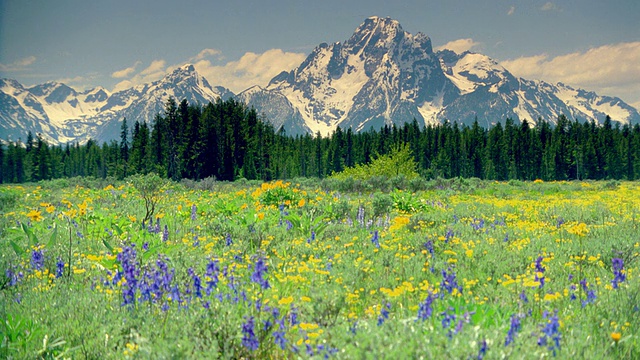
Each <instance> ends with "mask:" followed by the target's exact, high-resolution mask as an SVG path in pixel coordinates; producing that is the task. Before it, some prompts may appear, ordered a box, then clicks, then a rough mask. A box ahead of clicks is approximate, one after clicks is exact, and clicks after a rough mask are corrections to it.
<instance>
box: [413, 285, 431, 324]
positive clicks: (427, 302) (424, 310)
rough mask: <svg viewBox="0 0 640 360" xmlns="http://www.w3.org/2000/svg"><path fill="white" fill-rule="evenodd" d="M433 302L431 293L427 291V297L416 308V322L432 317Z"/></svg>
mask: <svg viewBox="0 0 640 360" xmlns="http://www.w3.org/2000/svg"><path fill="white" fill-rule="evenodd" d="M433 300H434V297H433V295H432V294H431V291H429V295H427V298H426V299H424V301H423V302H421V303H420V306H419V307H418V319H417V320H422V321H424V320H427V319H428V318H430V317H431V315H433Z"/></svg>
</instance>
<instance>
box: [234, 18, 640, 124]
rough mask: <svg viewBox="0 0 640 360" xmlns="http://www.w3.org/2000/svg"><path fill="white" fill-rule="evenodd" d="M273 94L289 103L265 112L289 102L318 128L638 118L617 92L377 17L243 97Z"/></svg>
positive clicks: (270, 106) (639, 120)
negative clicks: (512, 63)
mask: <svg viewBox="0 0 640 360" xmlns="http://www.w3.org/2000/svg"><path fill="white" fill-rule="evenodd" d="M266 94H269V95H266ZM278 95H282V96H284V97H286V99H287V100H288V102H286V103H283V102H282V101H280V102H279V103H273V104H267V106H268V108H264V107H262V110H263V111H264V112H265V113H278V110H276V108H278V107H282V108H287V109H289V108H293V109H295V110H297V111H294V112H292V114H293V115H292V116H298V114H299V116H301V117H302V118H303V120H304V122H305V125H306V127H307V131H310V132H316V131H320V132H321V133H323V134H327V133H330V132H332V131H333V130H334V129H335V128H336V127H337V126H340V127H343V128H347V127H350V128H352V129H354V130H356V131H361V130H364V129H368V128H379V127H380V126H382V125H384V124H392V123H395V124H401V123H403V122H407V121H411V120H413V119H414V118H415V119H417V120H418V121H420V122H422V123H424V124H434V123H441V122H443V121H446V120H451V121H457V122H459V123H466V124H471V123H472V122H473V121H474V120H475V119H478V120H479V121H480V123H482V124H483V125H485V126H490V125H491V124H494V123H496V122H498V121H504V120H505V119H506V118H507V117H510V118H513V119H515V120H519V121H521V120H525V119H526V120H527V121H529V122H530V123H535V122H536V121H537V120H538V119H539V118H541V119H544V120H546V121H550V122H554V121H555V120H556V119H557V118H558V116H559V115H561V114H565V115H566V116H568V117H570V118H572V119H581V120H595V121H598V122H601V121H603V120H604V118H605V116H606V115H607V114H608V115H610V116H611V117H612V118H613V120H616V121H619V122H621V123H631V124H635V123H640V114H638V111H637V110H636V109H634V108H633V107H631V106H629V105H628V104H626V103H624V102H623V101H622V100H620V99H618V98H613V97H606V96H598V95H597V94H595V93H593V92H587V91H584V90H576V89H572V88H570V87H568V86H566V85H563V84H557V85H552V84H549V83H545V82H543V81H531V80H525V79H520V78H516V77H515V76H513V75H512V74H511V73H509V71H508V70H506V69H505V68H504V67H502V66H500V65H499V64H497V62H495V61H494V60H492V59H490V58H489V57H487V56H484V55H482V54H476V53H471V52H465V53H462V54H456V53H454V52H452V51H449V50H443V51H439V52H435V53H434V52H433V50H432V47H431V40H430V39H429V38H428V37H427V36H426V35H424V34H421V33H418V34H416V35H411V34H409V33H407V32H406V31H404V30H402V27H401V26H400V24H399V23H398V22H397V21H395V20H392V19H389V18H384V19H383V18H379V17H371V18H368V19H366V20H365V22H364V23H363V24H362V25H360V26H359V27H358V28H357V29H356V30H355V32H354V34H353V35H352V36H351V37H350V38H349V39H348V40H347V41H345V42H344V43H340V42H338V43H334V44H332V45H328V44H321V45H319V46H318V47H316V49H314V51H313V52H312V53H311V54H310V55H309V56H308V57H307V59H306V60H305V61H304V62H303V63H302V64H301V65H300V66H298V67H297V68H296V69H294V70H292V71H290V72H285V73H282V74H280V75H278V76H277V77H275V78H274V79H273V80H272V81H271V83H270V84H269V85H268V86H267V88H265V89H261V90H260V91H254V92H252V94H251V95H250V96H245V101H247V102H248V103H249V104H254V101H253V97H254V96H255V97H264V96H270V97H275V96H278ZM279 121H281V122H283V121H284V120H283V119H280V120H279Z"/></svg>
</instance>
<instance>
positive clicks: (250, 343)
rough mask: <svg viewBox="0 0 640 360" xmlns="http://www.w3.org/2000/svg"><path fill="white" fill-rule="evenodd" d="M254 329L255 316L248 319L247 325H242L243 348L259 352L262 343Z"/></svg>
mask: <svg viewBox="0 0 640 360" xmlns="http://www.w3.org/2000/svg"><path fill="white" fill-rule="evenodd" d="M253 328H254V324H253V316H251V317H249V318H248V319H247V322H246V323H243V324H242V346H244V347H246V348H247V349H249V350H251V351H255V350H258V348H259V347H260V342H259V341H258V338H257V337H256V334H255V332H254V331H253Z"/></svg>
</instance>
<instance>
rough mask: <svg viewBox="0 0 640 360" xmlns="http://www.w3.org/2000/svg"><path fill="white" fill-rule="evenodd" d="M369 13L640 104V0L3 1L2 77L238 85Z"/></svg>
mask: <svg viewBox="0 0 640 360" xmlns="http://www.w3.org/2000/svg"><path fill="white" fill-rule="evenodd" d="M372 15H376V16H381V17H387V16H389V17H392V18H394V19H396V20H398V21H399V22H400V23H401V24H402V27H403V28H404V30H405V31H408V32H410V33H413V34H415V33H417V32H423V33H425V34H427V35H428V36H429V37H431V40H432V42H433V46H434V47H435V48H438V47H443V46H447V47H450V48H452V49H453V50H456V51H463V50H469V49H470V50H472V51H476V52H480V53H483V54H485V55H488V56H490V57H492V58H494V59H495V60H496V61H498V62H500V63H502V65H504V66H505V67H506V68H507V69H509V70H510V71H512V72H513V73H514V74H515V75H516V76H521V77H524V78H527V79H542V80H546V81H550V82H558V81H561V82H564V83H566V84H569V85H572V86H576V87H581V88H584V89H587V90H593V91H596V92H598V93H600V94H601V95H612V96H618V97H620V98H622V99H623V100H624V101H626V102H629V103H632V104H634V105H635V106H636V107H639V108H640V1H639V0H607V1H602V0H564V1H562V0H557V1H537V0H512V1H511V0H464V1H463V0H446V1H445V0H442V1H419V0H395V1H390V0H357V1H348V0H322V1H319V0H296V1H294V0H286V1H265V0H256V1H253V0H251V1H249V0H225V1H220V0H213V1H198V0H186V1H167V0H153V1H142V0H126V1H120V0H98V1H91V0H55V1H54V0H0V77H2V78H12V79H16V80H18V81H20V82H21V83H23V84H24V85H27V86H30V85H35V84H39V83H43V82H46V81H61V82H64V83H66V84H68V85H70V86H72V87H74V88H77V89H79V90H82V89H87V88H90V87H94V86H98V85H101V86H104V87H105V88H107V89H108V90H110V91H114V90H118V89H122V88H126V87H129V86H131V85H133V84H139V83H144V82H148V81H152V80H157V79H159V78H160V77H162V75H163V74H165V73H166V72H167V71H170V70H171V69H172V68H174V67H175V66H178V65H182V64H185V63H194V64H196V68H197V69H198V71H200V72H201V73H202V74H203V75H204V76H205V77H206V78H207V79H208V80H209V82H210V83H211V84H212V85H221V86H225V87H228V88H230V89H231V90H232V91H234V92H239V91H242V90H244V89H245V88H247V87H249V86H250V85H253V84H258V85H266V84H267V83H268V81H269V80H270V79H271V78H272V77H273V76H275V75H276V74H278V73H279V72H280V71H282V70H290V69H292V68H294V67H295V66H297V65H299V64H300V62H301V61H302V60H303V59H304V58H305V57H306V55H308V54H309V53H310V51H311V50H312V49H313V48H314V47H315V46H317V45H319V44H320V43H322V42H327V43H332V42H336V41H344V40H346V39H348V38H349V37H350V36H351V34H352V33H353V31H354V30H355V29H356V27H358V25H360V24H361V23H362V22H363V21H364V19H365V18H367V17H369V16H372Z"/></svg>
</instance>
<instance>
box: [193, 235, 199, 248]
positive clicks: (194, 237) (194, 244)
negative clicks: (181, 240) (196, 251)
mask: <svg viewBox="0 0 640 360" xmlns="http://www.w3.org/2000/svg"><path fill="white" fill-rule="evenodd" d="M199 245H200V240H198V235H194V236H193V247H198V246H199Z"/></svg>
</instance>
